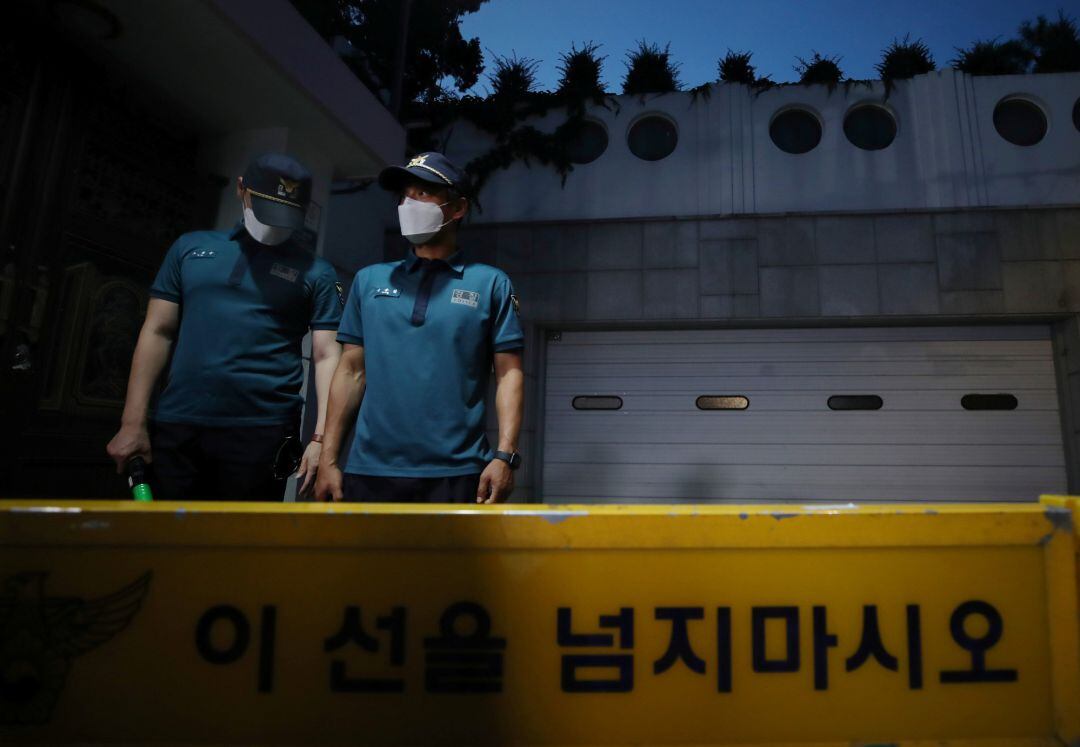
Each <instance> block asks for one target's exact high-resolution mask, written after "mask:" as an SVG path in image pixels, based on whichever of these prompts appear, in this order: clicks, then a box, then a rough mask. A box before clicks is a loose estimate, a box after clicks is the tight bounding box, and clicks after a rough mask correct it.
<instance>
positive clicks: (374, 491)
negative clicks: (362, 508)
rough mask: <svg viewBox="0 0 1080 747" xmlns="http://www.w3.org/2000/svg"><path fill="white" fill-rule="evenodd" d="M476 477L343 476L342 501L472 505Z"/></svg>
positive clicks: (477, 482) (474, 495)
mask: <svg viewBox="0 0 1080 747" xmlns="http://www.w3.org/2000/svg"><path fill="white" fill-rule="evenodd" d="M479 487H480V473H479V472H477V473H476V474H475V475H460V476H458V477H372V476H370V475H353V474H349V473H348V472H346V473H345V475H344V481H343V485H342V488H343V490H344V493H345V500H347V501H357V502H360V503H476V491H477V489H478V488H479Z"/></svg>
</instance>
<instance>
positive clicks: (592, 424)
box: [541, 326, 1066, 503]
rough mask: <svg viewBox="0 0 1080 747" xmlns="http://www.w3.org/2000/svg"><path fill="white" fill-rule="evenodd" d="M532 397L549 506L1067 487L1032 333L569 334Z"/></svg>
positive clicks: (948, 496) (1046, 353) (554, 344)
mask: <svg viewBox="0 0 1080 747" xmlns="http://www.w3.org/2000/svg"><path fill="white" fill-rule="evenodd" d="M544 398H545V420H544V451H543V455H542V458H543V483H542V485H541V491H542V495H543V497H544V500H545V501H547V502H549V503H550V502H567V501H581V502H624V501H625V502H671V501H677V502H698V501H701V502H708V501H774V500H777V501H785V500H798V501H827V502H832V501H855V500H1034V499H1036V498H1037V496H1038V495H1039V494H1040V493H1060V492H1064V491H1065V489H1066V477H1065V465H1064V449H1063V447H1062V436H1061V421H1060V417H1059V412H1058V396H1057V387H1056V382H1055V375H1054V363H1053V356H1052V352H1051V342H1050V330H1049V328H1048V327H1045V326H1038V327H1036V326H1002V327H975V328H971V327H949V328H862V329H815V330H790V329H788V330H682V331H670V330H669V331H651V332H650V331H623V332H564V333H562V334H561V336H559V339H557V340H553V341H551V342H549V343H548V349H547V368H546V374H545V395H544Z"/></svg>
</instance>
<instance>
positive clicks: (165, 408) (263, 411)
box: [150, 224, 343, 427]
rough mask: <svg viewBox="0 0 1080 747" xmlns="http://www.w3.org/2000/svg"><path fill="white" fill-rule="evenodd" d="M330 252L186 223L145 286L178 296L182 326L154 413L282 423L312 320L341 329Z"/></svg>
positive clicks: (156, 293)
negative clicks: (195, 227)
mask: <svg viewBox="0 0 1080 747" xmlns="http://www.w3.org/2000/svg"><path fill="white" fill-rule="evenodd" d="M339 288H340V286H339V285H338V282H337V273H336V272H335V271H334V268H333V266H332V265H330V263H329V262H327V261H326V260H324V259H322V258H321V257H316V256H315V255H314V254H312V253H311V252H309V251H307V250H305V249H301V248H300V247H297V246H295V245H294V244H293V242H292V241H286V242H285V243H284V244H280V245H278V246H266V245H265V244H260V243H258V242H257V241H255V240H254V239H252V238H251V237H250V236H249V235H248V233H247V231H246V230H244V227H243V224H240V225H238V226H237V227H236V228H235V229H233V230H232V231H231V232H230V233H227V234H226V233H219V232H216V231H196V232H193V233H187V234H184V235H183V236H181V237H180V238H179V239H177V240H176V243H175V244H173V245H172V248H170V249H169V252H168V254H166V255H165V261H164V262H163V263H162V265H161V269H160V270H159V271H158V274H157V278H156V279H155V280H154V284H153V285H152V286H151V287H150V295H151V296H153V297H154V298H160V299H164V300H166V301H172V302H173V303H178V304H180V329H179V331H178V333H177V337H176V343H175V345H174V346H173V355H172V360H171V362H170V364H169V370H168V378H167V380H166V383H165V390H164V391H163V392H162V393H161V397H160V398H159V399H158V403H157V408H156V411H155V414H154V419H155V420H158V421H162V422H167V423H189V424H193V425H206V426H234V427H235V426H246V425H251V426H256V425H276V424H280V423H288V422H290V421H291V420H293V419H295V418H297V417H298V415H299V413H300V408H301V406H302V404H303V402H302V399H301V397H300V386H301V384H302V383H303V380H304V371H303V368H302V366H301V355H302V350H301V345H302V341H303V339H304V335H305V334H306V333H307V331H308V329H337V326H338V323H339V322H340V320H341V307H342V305H343V301H342V296H341V293H340V292H339Z"/></svg>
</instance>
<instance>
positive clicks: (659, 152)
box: [626, 114, 679, 161]
mask: <svg viewBox="0 0 1080 747" xmlns="http://www.w3.org/2000/svg"><path fill="white" fill-rule="evenodd" d="M626 142H627V145H629V146H630V152H631V153H633V154H634V155H635V156H637V157H638V158H640V159H641V160H643V161H659V160H661V159H663V158H667V157H668V156H670V155H671V153H672V151H674V150H675V146H676V145H678V143H679V131H678V129H677V128H676V127H675V123H674V122H672V121H671V120H670V119H668V118H667V117H664V116H662V115H659V114H647V115H645V116H644V117H641V118H640V119H638V120H637V121H636V122H634V123H633V124H632V125H630V131H629V133H627V136H626Z"/></svg>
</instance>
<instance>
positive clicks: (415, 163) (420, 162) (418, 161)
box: [405, 153, 427, 169]
mask: <svg viewBox="0 0 1080 747" xmlns="http://www.w3.org/2000/svg"><path fill="white" fill-rule="evenodd" d="M426 160H427V153H425V154H424V155H422V156H417V157H416V158H414V159H413V160H411V161H409V164H408V165H407V166H406V167H405V168H407V169H411V168H412V167H413V166H423V165H424V161H426Z"/></svg>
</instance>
